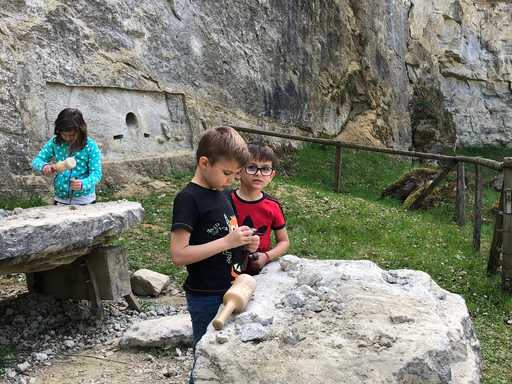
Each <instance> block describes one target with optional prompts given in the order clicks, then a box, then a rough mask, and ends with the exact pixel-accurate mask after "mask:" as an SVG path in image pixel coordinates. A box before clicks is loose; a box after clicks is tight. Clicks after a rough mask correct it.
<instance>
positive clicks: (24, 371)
mask: <svg viewBox="0 0 512 384" xmlns="http://www.w3.org/2000/svg"><path fill="white" fill-rule="evenodd" d="M0 287H2V288H5V286H3V285H1V284H0ZM12 293H13V292H7V293H6V294H0V348H2V347H8V348H11V347H15V348H16V349H17V352H16V353H15V354H14V357H15V358H16V359H17V361H16V363H15V364H14V365H13V366H10V367H7V368H5V369H4V373H3V374H1V375H0V383H6V384H7V383H9V384H11V383H12V384H15V383H18V384H27V383H45V384H47V383H49V381H47V380H45V379H42V380H40V379H39V377H40V376H41V372H44V370H45V369H51V368H54V367H53V366H54V365H55V364H56V363H59V362H62V361H63V360H65V359H67V358H69V356H78V355H80V354H83V353H87V354H88V355H92V356H96V357H97V358H99V359H107V360H108V359H116V356H117V354H118V353H120V352H119V348H118V341H119V339H120V338H121V337H122V336H123V335H124V334H125V331H126V330H127V329H128V328H129V327H130V326H131V325H133V324H135V323H138V322H140V321H143V320H146V319H157V318H161V317H164V316H174V315H177V314H179V313H186V312H187V311H186V305H185V300H184V299H182V300H181V303H180V304H178V305H176V306H174V305H170V304H168V303H166V300H165V298H166V297H169V296H171V295H172V294H175V295H176V294H177V295H179V293H178V292H177V291H176V290H174V291H173V292H172V293H171V292H167V293H165V292H164V297H163V298H162V297H160V298H158V299H151V298H142V300H141V302H142V308H143V312H141V313H139V312H137V311H134V310H132V309H130V308H129V307H128V304H127V303H126V302H125V301H124V300H123V299H119V300H115V301H103V305H102V312H103V316H102V317H100V316H96V315H95V314H93V313H91V307H90V303H89V302H88V301H85V300H55V298H54V297H53V296H46V295H39V294H36V293H28V292H26V289H21V290H19V291H18V294H15V295H13V294H12ZM6 296H7V297H6ZM167 301H169V300H167ZM173 301H174V302H177V301H179V300H173ZM142 351H144V350H143V349H142ZM162 351H164V352H165V351H166V350H165V349H163V350H162ZM149 352H150V351H149V350H148V351H144V357H143V358H142V359H139V360H138V361H137V363H138V364H143V365H144V366H145V368H143V369H141V370H140V371H141V372H140V374H141V375H144V376H145V378H144V382H145V383H153V382H161V381H163V382H165V383H183V382H186V380H187V378H188V375H189V373H190V369H191V366H192V350H191V348H188V347H183V348H179V347H178V348H173V349H172V351H167V352H168V353H166V354H165V355H166V356H165V357H166V358H165V359H160V358H158V356H156V357H155V356H153V355H150V354H149ZM132 353H141V350H139V351H138V352H134V351H132ZM114 354H116V355H114ZM171 359H174V360H176V359H177V361H174V362H171ZM141 360H142V361H141ZM92 363H93V364H96V363H95V362H94V361H93V362H92ZM114 365H115V364H114ZM120 368H122V369H123V370H126V367H123V366H121V367H120ZM133 368H134V367H132V369H133ZM69 375H73V373H72V372H71V371H70V372H69ZM98 376H101V375H98ZM149 376H151V377H152V380H153V381H152V380H150V379H148V378H147V377H149ZM171 378H172V379H174V380H175V381H170V380H171ZM75 379H76V380H77V381H73V382H74V383H75V382H76V383H79V382H84V383H85V382H87V383H90V382H91V381H78V379H79V378H76V377H75ZM82 380H85V379H82ZM105 380H106V381H101V380H100V381H93V382H94V383H103V382H105V383H107V382H109V381H108V380H107V379H106V378H105ZM54 382H57V381H54ZM110 382H111V381H110ZM121 382H122V381H121ZM133 382H134V383H137V382H140V381H133Z"/></svg>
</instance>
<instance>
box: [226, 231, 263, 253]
mask: <svg viewBox="0 0 512 384" xmlns="http://www.w3.org/2000/svg"><path fill="white" fill-rule="evenodd" d="M256 238H257V239H256ZM226 240H229V244H230V245H231V246H230V247H229V248H235V247H239V246H241V245H245V247H246V249H247V250H248V251H250V250H249V249H248V248H247V247H248V246H249V245H250V244H254V243H256V242H257V245H256V248H254V251H255V250H256V249H257V248H258V245H259V244H260V238H259V236H258V235H253V231H252V229H251V228H249V227H248V226H247V225H242V226H241V227H238V228H237V229H235V230H234V231H233V232H230V233H229V235H227V236H226ZM251 247H253V246H251ZM229 248H228V249H229Z"/></svg>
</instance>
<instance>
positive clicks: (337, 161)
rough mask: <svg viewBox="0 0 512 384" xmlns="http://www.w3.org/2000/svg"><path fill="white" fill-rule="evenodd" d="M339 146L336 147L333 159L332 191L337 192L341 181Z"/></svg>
mask: <svg viewBox="0 0 512 384" xmlns="http://www.w3.org/2000/svg"><path fill="white" fill-rule="evenodd" d="M341 161H342V157H341V147H336V158H335V160H334V188H333V189H334V192H335V193H339V191H340V182H341Z"/></svg>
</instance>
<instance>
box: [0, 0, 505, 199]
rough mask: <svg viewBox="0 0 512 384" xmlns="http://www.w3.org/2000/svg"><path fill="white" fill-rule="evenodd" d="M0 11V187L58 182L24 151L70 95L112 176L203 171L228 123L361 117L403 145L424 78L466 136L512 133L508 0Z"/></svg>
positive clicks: (267, 124)
mask: <svg viewBox="0 0 512 384" xmlns="http://www.w3.org/2000/svg"><path fill="white" fill-rule="evenodd" d="M0 10H1V11H0V13H1V18H0V112H1V113H0V151H1V153H2V154H3V156H1V157H0V168H1V169H2V170H3V171H4V172H3V174H4V177H3V178H2V179H1V180H0V194H2V195H5V194H18V192H17V191H19V190H22V191H25V192H35V193H39V194H43V195H44V194H48V193H50V191H51V180H49V179H48V178H42V177H39V176H34V174H33V172H32V170H31V168H30V162H31V160H32V159H33V157H34V156H35V155H36V154H37V152H38V151H39V150H40V149H41V147H42V146H43V144H44V143H45V142H46V141H47V140H48V139H49V138H50V137H51V136H52V133H53V121H54V120H55V118H56V115H57V113H58V112H59V111H60V110H61V109H62V108H64V107H68V106H70V107H78V108H80V109H81V110H82V111H83V112H84V115H85V119H86V121H87V123H88V126H89V130H90V136H91V137H92V138H93V139H94V140H96V141H97V142H98V143H99V144H100V147H101V149H102V153H103V158H104V161H105V163H104V168H105V170H106V173H107V174H108V175H109V177H107V178H105V179H104V180H103V184H104V185H105V186H107V187H108V186H116V185H121V184H124V183H128V182H130V180H133V178H134V177H139V176H140V174H143V175H148V176H150V175H154V174H158V173H159V172H162V171H164V170H165V171H168V170H175V169H179V170H183V169H189V168H193V166H194V158H193V152H194V149H195V144H196V143H197V140H198V138H199V137H200V135H201V133H202V132H203V131H204V129H205V128H207V127H210V126H213V125H219V124H231V125H239V126H245V127H255V128H256V127H257V128H263V129H267V130H270V131H272V130H275V131H286V132H291V133H299V134H304V135H318V134H327V135H330V136H336V135H338V134H340V133H341V132H342V131H343V130H344V127H345V125H346V123H347V122H349V121H354V119H356V117H357V116H359V115H361V114H363V113H364V114H365V116H370V117H371V119H365V124H366V125H369V126H370V128H372V129H370V131H371V134H372V135H373V136H374V137H375V138H376V139H378V140H380V141H381V142H382V143H383V144H384V145H387V146H390V147H397V148H404V149H407V148H409V147H410V146H411V144H412V132H411V127H410V113H409V101H410V97H411V89H412V86H411V84H412V83H413V82H415V81H416V80H417V79H419V78H424V79H427V80H429V81H430V82H431V83H432V84H433V85H435V86H437V87H439V88H440V89H441V90H442V91H443V92H444V94H445V95H446V96H447V102H448V107H449V109H450V110H451V111H452V112H454V113H455V114H456V122H457V136H458V138H459V141H460V144H479V143H482V142H486V143H487V142H489V143H495V144H505V145H506V144H508V143H509V141H508V138H507V135H508V129H509V128H508V126H509V125H510V124H509V119H510V118H509V112H508V110H507V108H506V107H507V106H508V105H509V104H510V73H509V72H510V71H509V66H510V64H509V61H510V59H509V58H510V55H509V54H508V50H509V49H508V38H507V36H508V34H509V30H510V26H509V24H508V21H507V20H509V19H510V5H508V4H506V3H502V2H494V3H492V4H491V3H488V2H483V1H478V2H476V3H475V2H472V1H467V0H452V1H449V0H422V1H412V0H401V1H395V0H393V1H391V0H384V1H379V2H375V1H368V0H360V1H353V0H313V1H311V0H298V1H297V0H296V1H290V0H288V1H277V2H270V1H268V0H258V1H236V2H235V1H232V0H224V1H214V2H212V1H204V0H203V1H194V2H189V1H185V0H154V1H148V0H138V1H135V0H122V1H115V2H104V1H85V0H73V1H70V0H65V1H60V2H57V1H48V0H46V1H45V0H0ZM284 144H288V143H286V142H284ZM150 159H157V160H150ZM134 164H135V165H134ZM153 166H154V167H153ZM135 169H137V170H138V173H135V174H134V173H133V172H131V171H133V170H135ZM130 175H131V176H130Z"/></svg>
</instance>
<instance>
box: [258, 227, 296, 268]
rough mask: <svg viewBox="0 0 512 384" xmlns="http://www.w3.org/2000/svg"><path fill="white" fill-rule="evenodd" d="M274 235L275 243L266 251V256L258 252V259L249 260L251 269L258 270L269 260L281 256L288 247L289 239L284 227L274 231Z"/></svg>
mask: <svg viewBox="0 0 512 384" xmlns="http://www.w3.org/2000/svg"><path fill="white" fill-rule="evenodd" d="M274 236H275V238H276V245H275V246H274V248H272V249H271V250H269V251H268V252H267V255H268V257H267V255H266V254H264V253H258V260H253V261H252V262H251V268H252V270H253V271H260V270H261V269H262V268H263V267H264V266H265V265H267V264H268V263H269V262H270V260H272V259H275V258H276V257H279V256H281V255H282V254H283V253H285V252H286V251H287V250H288V248H289V247H290V240H289V239H288V232H286V228H283V229H278V230H276V231H274Z"/></svg>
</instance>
